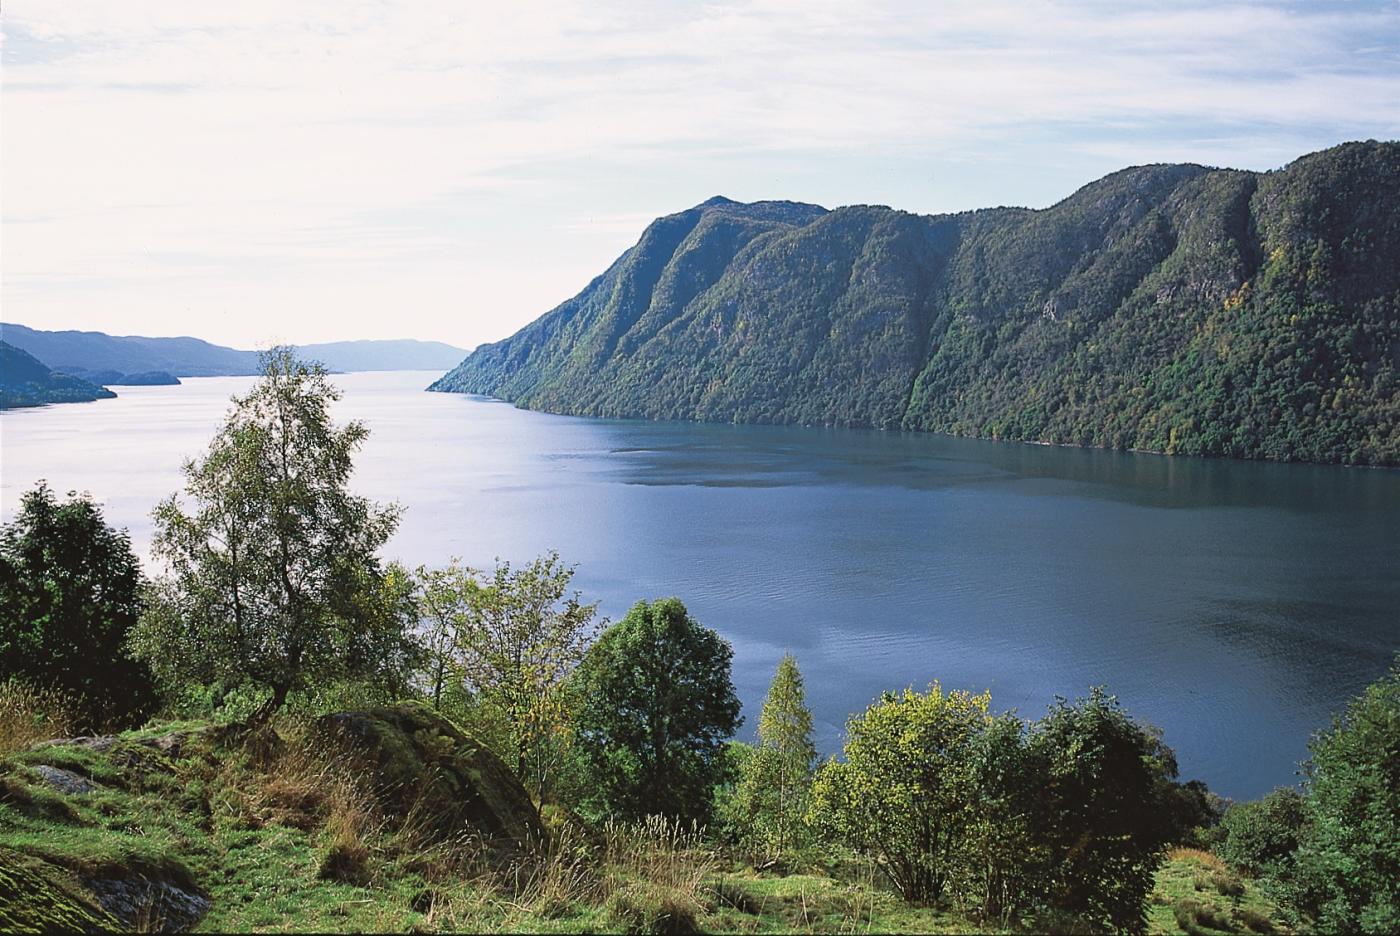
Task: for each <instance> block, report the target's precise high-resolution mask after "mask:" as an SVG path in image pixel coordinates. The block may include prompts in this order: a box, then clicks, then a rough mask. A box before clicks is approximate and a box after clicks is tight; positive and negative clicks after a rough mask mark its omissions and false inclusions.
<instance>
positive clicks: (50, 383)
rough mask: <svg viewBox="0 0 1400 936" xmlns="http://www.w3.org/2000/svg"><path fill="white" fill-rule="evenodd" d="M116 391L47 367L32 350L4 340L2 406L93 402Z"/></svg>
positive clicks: (0, 356)
mask: <svg viewBox="0 0 1400 936" xmlns="http://www.w3.org/2000/svg"><path fill="white" fill-rule="evenodd" d="M115 396H116V394H115V393H113V392H112V391H111V390H108V389H107V388H106V387H99V386H96V385H95V384H92V383H89V382H88V381H86V380H83V379H81V378H79V377H74V376H72V375H70V374H62V373H58V372H56V371H54V370H52V369H51V368H48V367H45V366H44V364H43V363H42V362H40V361H39V360H38V359H37V358H35V357H34V356H33V355H32V354H29V353H28V352H26V351H24V350H22V349H20V348H17V347H15V346H14V345H12V344H10V343H9V342H8V341H0V410H3V409H19V408H21V407H28V406H43V405H45V404H47V403H91V402H92V401H93V400H104V399H110V398H112V397H115Z"/></svg>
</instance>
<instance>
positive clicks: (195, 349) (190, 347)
mask: <svg viewBox="0 0 1400 936" xmlns="http://www.w3.org/2000/svg"><path fill="white" fill-rule="evenodd" d="M0 337H3V338H4V340H5V341H8V342H9V343H10V344H12V345H14V346H15V347H17V348H22V349H24V350H25V351H28V352H29V353H30V354H32V355H34V356H35V357H36V358H38V359H39V360H41V361H43V362H44V363H45V364H47V365H48V366H49V367H52V368H55V369H56V370H61V371H64V372H65V373H71V372H73V371H84V372H95V371H116V372H117V373H119V374H140V373H149V372H151V371H165V372H166V373H168V374H173V375H175V376H176V377H221V376H227V375H232V374H256V373H257V372H258V355H257V353H256V352H254V351H237V350H235V349H233V348H225V347H222V346H220V345H216V344H210V343H209V342H207V341H201V340H200V339H198V338H143V337H139V336H135V335H131V336H117V335H106V334H103V333H102V332H87V331H40V330H38V329H35V328H27V327H25V326H24V325H14V324H11V323H8V322H6V323H4V324H0Z"/></svg>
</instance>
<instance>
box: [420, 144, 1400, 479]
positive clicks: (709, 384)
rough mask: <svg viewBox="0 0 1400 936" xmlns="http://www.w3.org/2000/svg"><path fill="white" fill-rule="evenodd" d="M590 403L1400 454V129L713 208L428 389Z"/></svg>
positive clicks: (1207, 449)
mask: <svg viewBox="0 0 1400 936" xmlns="http://www.w3.org/2000/svg"><path fill="white" fill-rule="evenodd" d="M432 389H435V390H446V391H457V392H469V393H483V394H489V395H492V396H497V397H500V398H502V399H506V400H510V401H512V402H514V403H516V404H518V405H522V406H527V407H531V408H538V409H546V410H551V411H554V412H563V413H573V414H580V415H596V416H614V417H640V418H658V419H698V420H706V421H734V422H782V423H802V424H837V425H857V426H875V427H880V428H905V429H917V430H930V431H940V432H951V433H956V434H962V435H977V436H986V437H992V438H1005V439H1023V440H1032V441H1041V442H1056V443H1071V444H1080V445H1098V446H1111V447H1116V448H1133V449H1144V450H1150V451H1158V452H1169V453H1186V454H1201V455H1228V456H1234V457H1244V458H1271V459H1280V460H1306V461H1322V462H1348V463H1365V464H1400V144H1396V143H1374V142H1372V143H1354V144H1347V145H1344V146H1339V147H1336V148H1333V149H1330V150H1326V151H1323V152H1320V153H1316V154H1313V155H1311V156H1306V157H1304V158H1302V159H1299V160H1297V161H1296V162H1294V163H1292V164H1290V165H1289V166H1287V167H1286V168H1284V169H1281V170H1278V171H1275V172H1269V173H1250V172H1240V171H1234V170H1216V169H1208V168H1205V167H1202V166H1189V165H1188V166H1162V165H1159V166H1143V167H1138V168H1133V169H1127V170H1124V171H1122V172H1118V173H1114V174H1113V175H1110V176H1108V177H1106V178H1104V179H1101V180H1099V181H1097V182H1094V183H1092V184H1090V185H1088V186H1085V187H1084V188H1083V189H1081V190H1080V191H1078V192H1076V193H1075V194H1074V195H1072V196H1070V197H1069V198H1067V199H1065V200H1064V201H1062V202H1060V203H1059V204H1057V205H1054V206H1053V207H1051V208H1047V209H1045V210H1041V211H1031V210H1027V209H1017V208H997V209H990V210H984V211H976V212H968V213H963V214H957V215H940V216H933V217H922V216H917V215H911V214H906V213H903V212H899V211H895V210H892V209H889V208H883V207H868V206H860V207H850V208H841V209H837V210H834V211H824V210H822V209H820V208H817V207H815V206H811V205H796V204H792V203H781V202H761V203H756V204H752V205H743V204H737V203H734V202H729V201H726V200H724V199H712V200H711V201H709V202H706V203H705V204H703V205H700V206H697V207H696V208H693V209H690V210H689V211H685V212H681V213H680V214H676V215H670V216H668V217H665V218H662V219H660V220H658V221H656V222H655V223H653V224H652V225H651V226H650V227H649V228H648V229H647V231H646V232H645V233H644V234H643V236H642V239H641V241H640V242H639V243H638V244H637V246H635V247H633V248H632V249H631V250H629V251H628V252H627V253H625V254H623V255H622V257H620V258H619V259H618V260H617V262H615V263H614V264H613V265H612V267H611V268H609V269H608V270H607V272H605V273H604V274H603V275H602V276H600V277H598V278H597V279H595V280H594V281H593V282H592V283H590V284H589V285H588V287H587V288H585V289H584V290H583V292H581V293H579V294H578V295H577V296H575V297H574V298H573V299H570V300H569V301H567V302H565V303H564V304H562V305H560V306H559V307H558V308H556V309H554V310H553V311H551V312H549V313H547V314H546V315H545V316H543V317H542V318H540V319H538V320H537V321H535V322H534V323H532V324H531V325H529V326H527V327H526V328H524V329H522V330H521V331H520V332H519V333H517V334H516V335H514V336H512V337H511V338H508V339H506V340H505V341H501V342H497V343H495V344H491V345H485V346H483V347H481V348H479V349H477V351H476V352H474V353H473V354H472V355H471V356H469V357H468V358H467V359H466V360H465V361H463V362H462V363H461V364H460V365H459V366H458V367H457V368H456V369H455V370H453V371H452V372H451V373H449V374H447V375H446V376H445V377H443V378H442V379H441V380H439V381H438V382H437V383H435V384H434V385H433V388H432Z"/></svg>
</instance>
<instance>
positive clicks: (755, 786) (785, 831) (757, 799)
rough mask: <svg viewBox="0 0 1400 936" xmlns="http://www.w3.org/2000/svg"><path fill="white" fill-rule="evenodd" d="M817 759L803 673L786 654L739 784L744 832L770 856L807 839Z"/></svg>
mask: <svg viewBox="0 0 1400 936" xmlns="http://www.w3.org/2000/svg"><path fill="white" fill-rule="evenodd" d="M816 759H817V749H816V747H815V745H813V743H812V712H811V710H809V709H808V708H807V701H806V692H805V690H804V689H803V686H802V673H801V672H799V671H798V669H797V660H796V659H795V658H793V656H792V654H786V655H784V657H783V659H782V661H781V662H779V663H778V671H777V673H775V674H774V676H773V683H772V685H771V686H770V687H769V688H768V697H767V698H766V699H764V701H763V712H762V714H761V715H760V716H759V719H758V746H757V747H756V748H755V749H754V751H753V755H752V756H751V757H748V758H747V759H746V760H745V761H744V765H743V774H742V776H741V778H740V781H739V785H738V789H737V790H736V799H737V807H738V813H739V815H740V816H742V817H743V821H744V822H745V823H746V829H745V833H744V837H745V838H746V839H747V840H748V841H749V844H750V846H751V847H753V848H754V850H755V851H757V852H760V853H762V854H763V855H764V856H765V857H767V858H769V859H781V858H782V857H783V856H785V855H789V854H791V853H792V852H793V851H795V850H796V849H798V848H801V847H802V845H803V844H805V842H806V841H807V838H808V836H807V826H806V824H805V818H804V817H805V815H806V812H807V805H808V802H807V801H808V794H809V793H810V791H811V788H812V774H813V771H814V768H815V765H816Z"/></svg>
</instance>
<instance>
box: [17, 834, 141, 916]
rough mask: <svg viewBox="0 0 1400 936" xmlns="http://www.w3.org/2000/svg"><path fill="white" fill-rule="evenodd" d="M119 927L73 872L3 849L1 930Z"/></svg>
mask: <svg viewBox="0 0 1400 936" xmlns="http://www.w3.org/2000/svg"><path fill="white" fill-rule="evenodd" d="M120 928H121V923H120V922H119V921H118V920H117V919H116V918H115V917H113V916H112V915H111V914H109V913H107V912H106V911H105V910H103V909H102V907H101V906H99V905H98V903H97V901H96V900H95V899H93V898H92V896H91V895H89V894H87V893H85V892H84V891H83V889H82V888H81V887H80V886H79V885H78V883H77V882H76V881H75V880H74V879H73V876H72V874H71V873H70V872H68V871H65V870H64V869H63V868H59V867H57V866H55V865H52V864H49V863H48V862H46V861H43V860H42V859H39V858H35V857H33V856H30V855H24V854H21V853H19V852H16V851H11V850H10V849H0V932H4V933H108V932H111V931H113V930H116V929H120Z"/></svg>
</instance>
